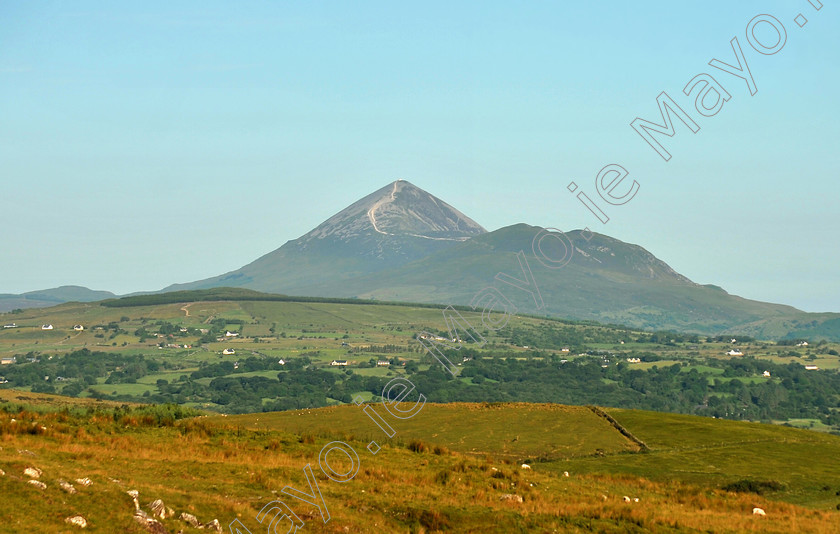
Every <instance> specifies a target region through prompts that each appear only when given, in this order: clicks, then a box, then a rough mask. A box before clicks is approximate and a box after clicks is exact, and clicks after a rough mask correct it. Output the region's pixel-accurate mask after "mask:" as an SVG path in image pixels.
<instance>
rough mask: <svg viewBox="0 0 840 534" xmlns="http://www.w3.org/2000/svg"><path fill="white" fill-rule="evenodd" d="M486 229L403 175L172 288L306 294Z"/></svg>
mask: <svg viewBox="0 0 840 534" xmlns="http://www.w3.org/2000/svg"><path fill="white" fill-rule="evenodd" d="M486 232H487V231H486V230H485V229H484V228H482V227H481V225H479V224H478V223H476V222H475V221H473V220H472V219H470V218H469V217H467V216H466V215H464V214H463V213H461V212H460V211H458V210H457V209H455V208H453V207H452V206H450V205H449V204H447V203H446V202H444V201H443V200H441V199H439V198H437V197H435V196H433V195H430V194H429V193H427V192H426V191H423V190H422V189H420V188H419V187H416V186H415V185H413V184H411V183H409V182H407V181H405V180H397V181H396V182H393V183H391V184H388V185H387V186H385V187H383V188H382V189H379V190H378V191H375V192H373V193H371V194H370V195H368V196H366V197H364V198H362V199H360V200H358V201H356V202H354V203H353V204H351V205H350V206H348V207H347V208H345V209H343V210H341V211H340V212H338V213H336V214H335V215H333V216H332V217H330V218H329V219H327V220H326V221H324V222H323V223H321V224H320V225H318V227H317V228H315V229H314V230H312V231H311V232H309V233H307V234H305V235H303V236H301V237H300V238H298V239H294V240H292V241H289V242H287V243H286V244H284V245H283V246H282V247H280V248H278V249H277V250H275V251H273V252H270V253H269V254H266V255H265V256H263V257H261V258H259V259H257V260H256V261H254V262H252V263H250V264H248V265H246V266H244V267H242V268H241V269H237V270H235V271H232V272H229V273H226V274H223V275H221V276H217V277H213V278H208V279H206V280H200V281H198V282H192V283H188V284H176V285H173V286H170V287H168V288H166V289H165V290H164V291H173V290H184V289H206V288H211V287H219V286H230V287H245V288H248V289H255V290H258V291H268V292H282V293H292V294H298V295H300V294H303V293H301V291H302V290H303V288H307V291H308V288H311V287H318V286H320V285H322V284H335V283H336V282H341V281H344V280H349V279H352V278H357V277H360V276H366V275H370V274H373V273H378V272H381V271H384V270H386V269H392V268H396V267H399V266H402V265H404V264H407V263H410V262H412V261H415V260H418V259H421V258H424V257H426V256H428V255H430V254H433V253H435V252H438V251H440V250H443V249H446V248H448V247H451V246H453V245H455V244H458V243H461V242H464V241H466V240H468V239H470V238H471V237H474V236H478V235H481V234H484V233H486Z"/></svg>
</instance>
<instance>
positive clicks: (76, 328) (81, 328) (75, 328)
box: [73, 324, 85, 332]
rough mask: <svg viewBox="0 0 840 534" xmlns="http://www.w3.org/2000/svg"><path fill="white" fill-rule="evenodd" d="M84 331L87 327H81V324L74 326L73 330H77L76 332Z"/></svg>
mask: <svg viewBox="0 0 840 534" xmlns="http://www.w3.org/2000/svg"><path fill="white" fill-rule="evenodd" d="M84 329H85V327H84V326H82V325H80V324H77V325H74V326H73V330H75V331H76V332H81V331H83V330H84Z"/></svg>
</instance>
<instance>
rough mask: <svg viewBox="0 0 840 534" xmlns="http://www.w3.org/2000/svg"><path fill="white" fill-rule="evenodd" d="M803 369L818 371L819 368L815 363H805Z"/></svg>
mask: <svg viewBox="0 0 840 534" xmlns="http://www.w3.org/2000/svg"><path fill="white" fill-rule="evenodd" d="M805 370H806V371H819V370H820V368H819V367H817V366H816V365H806V366H805Z"/></svg>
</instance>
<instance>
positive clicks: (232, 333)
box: [225, 332, 239, 337]
mask: <svg viewBox="0 0 840 534" xmlns="http://www.w3.org/2000/svg"><path fill="white" fill-rule="evenodd" d="M225 337H239V334H238V333H237V332H225Z"/></svg>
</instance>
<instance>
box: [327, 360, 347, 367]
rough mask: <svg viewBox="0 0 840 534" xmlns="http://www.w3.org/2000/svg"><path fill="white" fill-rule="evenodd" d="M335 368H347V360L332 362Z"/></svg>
mask: <svg viewBox="0 0 840 534" xmlns="http://www.w3.org/2000/svg"><path fill="white" fill-rule="evenodd" d="M330 365H332V366H333V367H347V360H333V361H331V362H330Z"/></svg>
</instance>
